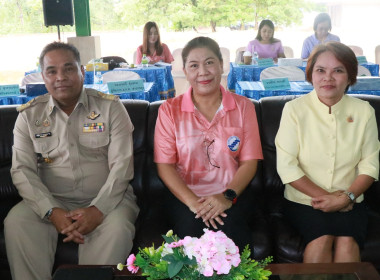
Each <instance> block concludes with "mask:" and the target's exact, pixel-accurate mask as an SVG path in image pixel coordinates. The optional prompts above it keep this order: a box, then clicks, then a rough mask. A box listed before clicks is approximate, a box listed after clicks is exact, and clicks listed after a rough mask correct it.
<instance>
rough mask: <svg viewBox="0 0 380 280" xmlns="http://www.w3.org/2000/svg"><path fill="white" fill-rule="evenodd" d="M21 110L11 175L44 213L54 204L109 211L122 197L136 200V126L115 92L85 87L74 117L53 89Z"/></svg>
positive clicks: (32, 202)
mask: <svg viewBox="0 0 380 280" xmlns="http://www.w3.org/2000/svg"><path fill="white" fill-rule="evenodd" d="M18 110H19V111H20V113H19V116H18V118H17V120H16V124H15V129H14V145H13V159H12V169H11V174H12V179H13V183H14V185H15V186H16V188H17V189H18V191H19V194H20V195H21V197H22V198H23V199H24V200H25V201H26V202H27V203H28V205H29V206H30V207H31V208H32V209H33V210H34V211H35V212H36V213H37V214H38V215H39V216H40V217H41V218H43V217H44V216H45V214H46V212H47V211H48V210H49V209H51V208H53V207H62V206H64V207H66V208H68V209H75V208H79V207H89V206H92V205H94V206H96V207H97V208H98V209H99V210H100V211H101V212H102V213H103V214H104V215H107V213H109V212H110V211H112V210H113V209H114V208H115V207H116V206H117V205H118V203H119V202H120V201H121V200H122V199H123V198H124V197H127V198H128V199H130V200H131V201H132V203H133V201H134V200H135V197H134V195H133V190H132V187H131V186H130V185H129V181H130V180H131V179H132V178H133V140H132V132H133V125H132V123H131V120H130V118H129V116H128V113H127V111H126V110H125V108H124V106H123V104H122V103H121V102H120V101H119V99H118V98H117V97H116V96H113V95H106V94H103V93H100V92H97V91H95V90H93V89H83V90H82V92H81V95H80V97H79V100H78V103H77V105H76V107H75V109H74V110H73V112H72V113H71V115H70V116H68V115H67V114H66V113H64V112H63V111H62V110H61V109H60V108H59V106H58V104H57V103H56V101H55V100H54V99H53V98H52V97H51V96H50V95H49V94H45V95H42V96H39V97H37V98H35V99H33V100H32V101H30V102H28V103H27V104H25V105H22V106H21V107H19V108H18ZM127 189H128V190H127ZM136 207H137V206H136Z"/></svg>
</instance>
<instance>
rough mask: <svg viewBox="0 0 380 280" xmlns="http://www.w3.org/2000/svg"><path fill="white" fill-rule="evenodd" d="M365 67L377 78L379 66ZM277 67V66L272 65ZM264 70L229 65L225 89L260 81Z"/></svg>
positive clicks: (262, 68) (232, 63) (257, 67)
mask: <svg viewBox="0 0 380 280" xmlns="http://www.w3.org/2000/svg"><path fill="white" fill-rule="evenodd" d="M362 65H363V66H364V67H366V68H367V69H368V70H369V71H370V72H371V75H372V76H379V64H374V63H371V62H368V63H366V64H362ZM274 66H278V65H274ZM265 68H268V67H259V66H257V65H238V64H236V63H234V62H231V63H230V72H229V73H228V77H227V88H228V89H229V90H230V91H232V92H235V90H236V83H237V82H239V81H260V74H261V71H263V70H264V69H265ZM299 68H300V69H302V70H303V71H304V72H305V69H306V61H304V62H303V65H302V66H299Z"/></svg>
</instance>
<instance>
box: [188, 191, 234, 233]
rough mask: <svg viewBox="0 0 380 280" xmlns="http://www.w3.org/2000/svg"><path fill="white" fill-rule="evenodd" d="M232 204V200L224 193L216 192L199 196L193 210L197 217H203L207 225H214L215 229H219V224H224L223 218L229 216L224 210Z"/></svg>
mask: <svg viewBox="0 0 380 280" xmlns="http://www.w3.org/2000/svg"><path fill="white" fill-rule="evenodd" d="M231 206H232V202H231V201H229V200H227V199H226V198H225V197H224V195H223V194H222V193H221V194H214V195H211V196H207V197H201V198H199V199H198V200H197V204H196V207H195V211H193V212H194V213H195V214H196V216H195V218H196V219H199V218H202V220H203V222H204V223H205V225H206V226H207V227H210V226H212V227H213V228H214V229H218V226H217V224H219V225H224V222H223V219H222V218H225V217H227V214H226V213H225V212H224V211H225V210H227V209H229V208H231Z"/></svg>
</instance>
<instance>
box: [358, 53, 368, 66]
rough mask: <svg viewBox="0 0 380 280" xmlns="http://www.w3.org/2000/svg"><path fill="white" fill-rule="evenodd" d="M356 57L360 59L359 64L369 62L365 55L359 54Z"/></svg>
mask: <svg viewBox="0 0 380 280" xmlns="http://www.w3.org/2000/svg"><path fill="white" fill-rule="evenodd" d="M356 59H357V60H358V63H359V64H366V63H367V58H366V57H365V56H364V55H358V56H357V57H356Z"/></svg>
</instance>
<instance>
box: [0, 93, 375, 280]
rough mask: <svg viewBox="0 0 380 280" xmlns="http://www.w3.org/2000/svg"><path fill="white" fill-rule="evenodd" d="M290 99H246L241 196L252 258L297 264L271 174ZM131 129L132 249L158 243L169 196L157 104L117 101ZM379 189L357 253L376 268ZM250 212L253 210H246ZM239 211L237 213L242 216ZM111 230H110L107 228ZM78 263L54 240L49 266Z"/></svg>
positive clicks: (73, 251)
mask: <svg viewBox="0 0 380 280" xmlns="http://www.w3.org/2000/svg"><path fill="white" fill-rule="evenodd" d="M357 97H359V98H362V99H365V100H367V101H369V102H370V104H371V105H372V106H373V107H374V108H375V110H376V117H377V120H378V124H380V97H376V96H364V95H360V96H357ZM294 98H296V96H278V97H268V98H263V99H261V100H260V101H256V100H252V102H253V103H254V105H255V107H256V112H257V117H258V122H259V126H260V137H261V141H262V147H263V152H264V160H263V161H261V162H260V163H259V166H258V171H257V174H256V176H255V178H254V179H253V180H252V182H251V183H250V185H249V186H248V188H247V190H246V192H245V193H244V196H242V197H240V198H239V199H247V200H249V201H250V202H251V203H254V204H255V205H256V206H257V207H255V208H256V209H259V210H258V211H255V218H254V219H253V220H252V224H251V231H252V236H253V237H254V240H255V243H254V246H253V250H252V253H253V257H254V258H255V259H262V258H264V257H266V256H268V255H272V256H273V257H274V262H301V261H302V254H303V250H304V247H305V244H304V242H303V240H302V238H301V237H300V236H299V234H297V232H296V231H295V230H294V229H293V228H292V227H291V226H290V225H289V224H288V223H287V222H286V220H285V219H284V218H283V216H282V202H283V201H284V198H283V189H284V187H283V184H282V182H281V180H280V178H279V176H278V174H277V172H276V149H275V145H274V138H275V135H276V133H277V130H278V127H279V122H280V118H281V113H282V108H283V106H284V104H285V103H286V102H288V101H289V100H292V99H294ZM123 103H124V105H125V108H126V109H127V111H128V113H129V115H130V117H131V120H132V122H133V124H134V127H135V130H134V134H133V143H134V167H135V176H134V179H133V181H132V186H133V188H134V191H135V194H136V195H137V198H138V204H139V206H140V208H141V211H140V215H139V218H138V220H137V222H136V229H137V231H136V237H135V240H134V249H133V250H134V251H136V250H137V249H138V248H139V247H145V246H151V245H152V243H154V244H156V245H160V244H161V243H162V238H161V234H164V233H166V232H167V230H168V229H170V225H169V224H168V222H167V220H166V219H165V216H164V215H163V209H164V207H165V201H166V198H167V197H168V196H169V195H170V193H169V191H168V190H167V188H166V187H165V186H164V185H163V183H162V181H161V180H160V179H159V178H158V176H157V170H156V167H155V164H154V162H153V139H154V128H155V122H156V118H157V113H158V108H159V106H160V105H161V104H162V101H159V102H154V103H148V102H146V101H141V100H123ZM17 114H18V113H17V111H16V106H0V131H1V133H0V219H1V221H3V220H4V218H5V217H6V215H7V213H8V211H9V210H10V209H11V207H12V206H13V205H15V204H16V203H17V202H18V201H20V199H21V198H20V197H19V195H18V193H17V190H16V188H15V187H14V186H13V184H12V180H11V177H10V172H9V170H10V167H11V158H12V143H13V126H14V123H15V120H16V118H17ZM379 201H380V189H379V183H378V182H375V183H374V184H373V186H372V187H371V188H370V189H369V190H368V191H367V192H366V194H365V202H366V203H367V205H368V206H369V208H370V219H369V228H368V237H367V241H366V243H365V248H364V250H363V251H362V260H363V261H368V262H372V263H373V264H374V265H375V266H376V268H377V269H378V270H380V204H379ZM252 209H253V208H252ZM244 214H245V213H242V215H244ZM3 229H4V227H3V223H1V225H0V279H4V280H5V279H10V275H9V265H8V262H7V257H6V251H5V241H4V231H3ZM110 230H112V229H110ZM77 261H78V256H77V246H76V245H75V244H73V243H70V244H63V243H62V242H61V241H59V242H58V247H57V253H56V258H55V267H57V266H59V265H61V264H73V263H74V264H75V263H77Z"/></svg>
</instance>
